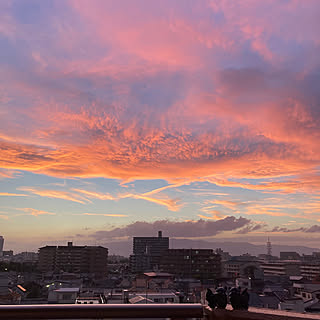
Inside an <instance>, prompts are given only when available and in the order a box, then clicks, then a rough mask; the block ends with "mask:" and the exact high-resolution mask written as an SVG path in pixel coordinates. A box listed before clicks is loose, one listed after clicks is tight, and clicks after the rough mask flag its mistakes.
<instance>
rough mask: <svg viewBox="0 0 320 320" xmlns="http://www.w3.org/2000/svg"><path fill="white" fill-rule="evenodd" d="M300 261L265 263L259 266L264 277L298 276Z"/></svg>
mask: <svg viewBox="0 0 320 320" xmlns="http://www.w3.org/2000/svg"><path fill="white" fill-rule="evenodd" d="M300 264H301V261H295V260H287V261H284V260H283V261H277V262H265V263H262V264H261V268H262V270H263V274H264V275H265V276H268V275H269V276H274V275H277V276H298V275H300Z"/></svg>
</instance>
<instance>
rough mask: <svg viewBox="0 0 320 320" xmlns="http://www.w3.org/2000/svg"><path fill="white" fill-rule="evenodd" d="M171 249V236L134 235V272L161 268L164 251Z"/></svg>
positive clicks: (132, 264) (132, 265)
mask: <svg viewBox="0 0 320 320" xmlns="http://www.w3.org/2000/svg"><path fill="white" fill-rule="evenodd" d="M168 249H169V237H163V236H162V231H159V232H158V237H134V238H133V254H132V255H131V256H130V268H131V271H132V272H133V273H142V272H147V271H153V270H156V269H158V268H159V265H160V259H161V257H162V255H163V253H164V252H165V251H166V250H168Z"/></svg>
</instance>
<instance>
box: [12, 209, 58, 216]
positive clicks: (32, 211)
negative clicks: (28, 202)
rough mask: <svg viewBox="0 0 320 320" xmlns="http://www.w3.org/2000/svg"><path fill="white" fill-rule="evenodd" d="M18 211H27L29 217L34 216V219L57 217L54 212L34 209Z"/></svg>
mask: <svg viewBox="0 0 320 320" xmlns="http://www.w3.org/2000/svg"><path fill="white" fill-rule="evenodd" d="M18 210H22V211H25V212H27V213H28V214H29V215H31V216H34V217H38V216H41V215H55V213H53V212H48V211H43V210H37V209H33V208H22V209H18Z"/></svg>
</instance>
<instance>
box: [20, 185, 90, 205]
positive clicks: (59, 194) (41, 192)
mask: <svg viewBox="0 0 320 320" xmlns="http://www.w3.org/2000/svg"><path fill="white" fill-rule="evenodd" d="M19 189H20V190H23V191H27V192H30V193H32V194H36V195H38V196H41V197H47V198H54V199H63V200H69V201H74V202H78V203H82V204H85V203H86V202H90V201H89V200H88V199H86V198H84V197H81V196H80V195H78V194H76V193H71V192H67V191H59V190H49V189H36V188H32V187H21V188H19Z"/></svg>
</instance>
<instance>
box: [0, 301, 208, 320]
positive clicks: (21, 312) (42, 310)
mask: <svg viewBox="0 0 320 320" xmlns="http://www.w3.org/2000/svg"><path fill="white" fill-rule="evenodd" d="M117 318H139V319H142V318H171V319H186V318H203V306H202V305H201V304H136V305H134V304H100V305H77V304H66V305H62V304H59V305H5V306H0V319H1V320H2V319H5V320H9V319H117Z"/></svg>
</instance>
